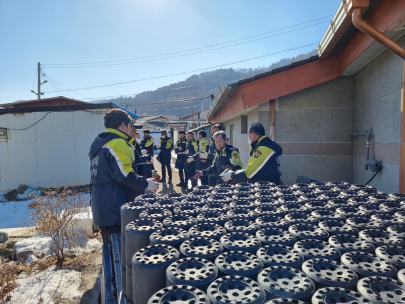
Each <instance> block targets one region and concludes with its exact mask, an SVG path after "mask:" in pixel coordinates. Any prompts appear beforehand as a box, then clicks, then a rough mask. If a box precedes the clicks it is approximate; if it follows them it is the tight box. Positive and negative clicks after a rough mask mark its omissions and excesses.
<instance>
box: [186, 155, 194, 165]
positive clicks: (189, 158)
mask: <svg viewBox="0 0 405 304" xmlns="http://www.w3.org/2000/svg"><path fill="white" fill-rule="evenodd" d="M193 161H194V158H193V157H191V156H189V157H188V158H187V164H189V163H191V162H193Z"/></svg>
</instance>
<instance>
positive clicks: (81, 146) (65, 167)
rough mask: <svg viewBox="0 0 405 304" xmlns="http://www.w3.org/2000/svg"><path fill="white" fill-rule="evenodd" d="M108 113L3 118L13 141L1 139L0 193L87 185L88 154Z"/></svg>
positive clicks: (101, 130)
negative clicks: (28, 188) (73, 184)
mask: <svg viewBox="0 0 405 304" xmlns="http://www.w3.org/2000/svg"><path fill="white" fill-rule="evenodd" d="M106 111H107V109H101V110H97V111H96V110H91V111H90V110H86V111H75V112H49V114H47V113H46V112H36V113H24V114H5V115H1V116H0V127H2V128H4V127H5V128H9V129H10V137H11V138H9V139H7V140H0V191H7V190H10V189H15V188H17V187H18V185H20V184H25V185H27V186H29V187H33V188H36V187H51V186H54V185H55V184H65V183H66V182H68V183H79V182H80V183H82V184H88V183H89V181H90V173H89V166H90V164H89V157H88V152H89V148H90V144H91V143H92V141H93V140H94V138H95V137H96V136H97V134H98V133H100V132H103V131H104V130H105V128H104V124H103V123H104V120H103V115H104V113H105V112H106ZM46 114H47V116H46V117H44V116H45V115H46ZM42 118H43V119H42ZM40 119H42V120H41V121H39V120H40ZM38 121H39V122H38ZM36 122H37V123H36ZM35 123H36V124H35ZM33 124H35V125H33ZM31 125H32V126H31ZM30 126H31V127H30ZM25 128H27V129H25ZM18 129H25V130H18Z"/></svg>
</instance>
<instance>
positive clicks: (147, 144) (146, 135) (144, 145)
mask: <svg viewBox="0 0 405 304" xmlns="http://www.w3.org/2000/svg"><path fill="white" fill-rule="evenodd" d="M139 145H140V146H141V149H142V150H146V153H147V154H148V155H150V156H152V157H153V138H152V137H151V136H150V131H149V130H147V129H145V130H144V131H143V138H142V140H141V142H140V143H139ZM142 150H141V151H142Z"/></svg>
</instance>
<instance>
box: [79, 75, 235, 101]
mask: <svg viewBox="0 0 405 304" xmlns="http://www.w3.org/2000/svg"><path fill="white" fill-rule="evenodd" d="M240 79H241V78H239V77H236V78H235V77H234V78H230V79H223V80H217V81H212V82H205V83H199V84H194V85H189V86H182V87H176V88H170V89H157V90H154V91H150V92H138V93H131V94H120V95H112V96H101V97H92V98H85V99H105V98H113V97H123V96H128V95H134V96H135V95H139V94H153V93H159V92H165V91H174V90H180V89H187V88H192V87H199V86H205V85H210V84H214V83H216V84H218V83H221V82H224V81H227V82H228V81H229V82H232V81H236V80H240Z"/></svg>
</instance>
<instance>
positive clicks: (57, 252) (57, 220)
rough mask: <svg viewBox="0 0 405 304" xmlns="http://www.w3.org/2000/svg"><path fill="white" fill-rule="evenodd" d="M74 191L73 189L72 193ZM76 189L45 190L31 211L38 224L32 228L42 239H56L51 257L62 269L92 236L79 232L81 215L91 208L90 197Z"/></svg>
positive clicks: (53, 241) (53, 242) (58, 188)
mask: <svg viewBox="0 0 405 304" xmlns="http://www.w3.org/2000/svg"><path fill="white" fill-rule="evenodd" d="M72 189H73V190H72ZM74 189H75V188H74V187H59V186H57V187H56V188H55V189H52V190H45V191H44V194H45V195H44V196H39V197H36V202H37V204H36V208H34V209H31V216H30V219H31V220H33V221H34V222H35V224H36V226H35V227H33V228H32V229H33V230H34V232H36V233H37V234H38V235H40V236H46V237H50V238H51V239H52V244H51V251H52V253H51V255H53V256H54V257H55V258H56V265H57V267H58V268H59V269H60V268H62V267H63V262H64V261H65V259H66V257H68V256H72V255H74V254H75V248H77V247H79V246H83V244H84V243H85V242H86V241H87V239H88V236H87V234H86V233H83V231H75V230H74V229H73V226H74V225H75V224H76V222H77V214H78V213H80V212H82V211H84V210H86V208H88V202H87V198H86V197H85V196H84V195H83V194H82V193H80V192H78V191H77V190H74Z"/></svg>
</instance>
